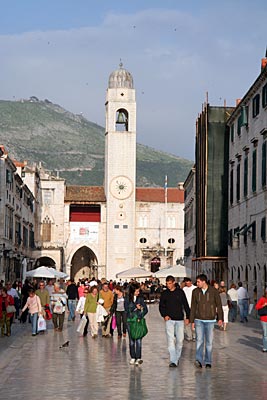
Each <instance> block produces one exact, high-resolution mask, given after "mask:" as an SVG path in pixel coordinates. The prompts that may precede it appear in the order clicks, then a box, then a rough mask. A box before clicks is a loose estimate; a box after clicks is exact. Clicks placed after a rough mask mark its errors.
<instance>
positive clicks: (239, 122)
mask: <svg viewBox="0 0 267 400" xmlns="http://www.w3.org/2000/svg"><path fill="white" fill-rule="evenodd" d="M242 121H243V118H242V114H240V115H239V117H238V120H237V134H238V136H240V135H241V126H242V125H243V124H242Z"/></svg>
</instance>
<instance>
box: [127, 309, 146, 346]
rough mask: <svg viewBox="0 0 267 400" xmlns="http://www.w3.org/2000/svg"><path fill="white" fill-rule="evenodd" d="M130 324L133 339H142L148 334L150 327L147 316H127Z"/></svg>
mask: <svg viewBox="0 0 267 400" xmlns="http://www.w3.org/2000/svg"><path fill="white" fill-rule="evenodd" d="M127 323H128V324H129V330H130V336H131V338H132V339H133V340H137V339H142V338H143V337H144V336H146V334H147V332H148V329H147V325H146V320H145V318H138V316H137V315H136V314H134V315H133V316H132V317H131V318H127Z"/></svg>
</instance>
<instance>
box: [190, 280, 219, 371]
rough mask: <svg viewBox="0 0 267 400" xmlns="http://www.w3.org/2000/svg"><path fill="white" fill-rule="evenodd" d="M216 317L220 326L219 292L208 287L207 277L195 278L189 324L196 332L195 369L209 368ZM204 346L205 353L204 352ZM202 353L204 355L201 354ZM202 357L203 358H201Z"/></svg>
mask: <svg viewBox="0 0 267 400" xmlns="http://www.w3.org/2000/svg"><path fill="white" fill-rule="evenodd" d="M216 314H217V316H218V325H219V326H221V325H222V320H223V310H222V303H221V298H220V295H219V291H218V290H217V289H215V288H214V287H213V286H210V285H208V283H207V276H206V275H204V274H200V275H198V276H197V288H196V289H194V290H193V293H192V302H191V312H190V322H191V323H192V329H195V330H196V362H195V366H196V367H197V368H202V365H203V364H205V366H206V368H211V363H212V360H211V355H212V341H213V329H214V324H215V322H216ZM204 345H205V352H204ZM203 352H204V354H203ZM203 355H204V357H203Z"/></svg>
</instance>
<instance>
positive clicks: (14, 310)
mask: <svg viewBox="0 0 267 400" xmlns="http://www.w3.org/2000/svg"><path fill="white" fill-rule="evenodd" d="M6 312H7V314H11V313H15V312H16V308H15V306H12V305H8V306H7V308H6Z"/></svg>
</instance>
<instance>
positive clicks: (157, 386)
mask: <svg viewBox="0 0 267 400" xmlns="http://www.w3.org/2000/svg"><path fill="white" fill-rule="evenodd" d="M147 322H148V328H149V334H148V336H147V337H146V338H144V339H143V359H144V363H143V365H142V366H131V365H129V363H128V361H129V352H128V339H122V340H120V341H118V339H117V337H116V333H115V336H114V338H113V339H109V338H106V339H104V338H102V337H99V338H97V339H95V340H94V339H92V338H91V337H90V336H89V337H88V338H83V337H80V336H79V334H78V333H76V327H77V325H78V320H76V321H75V322H74V323H73V322H65V326H64V331H63V332H62V333H56V332H54V331H53V329H52V323H50V324H49V328H50V329H48V332H47V333H46V334H44V335H38V336H37V337H32V336H31V326H30V324H28V323H27V324H24V325H21V324H19V323H15V324H14V325H13V334H12V336H11V337H10V338H7V337H5V338H1V341H0V355H1V357H0V368H1V374H0V393H1V398H3V399H5V400H7V399H15V398H18V399H20V400H26V399H27V400H36V399H40V398H41V397H44V398H47V399H49V400H52V399H58V400H60V399H64V400H67V399H73V400H76V399H77V400H78V399H79V400H83V399H89V398H90V399H92V398H95V399H96V400H98V399H104V398H111V397H114V398H116V400H121V399H129V400H135V399H139V400H140V399H188V400H190V399H222V398H223V399H224V400H225V399H232V398H235V399H250V400H254V399H266V398H267V373H266V365H267V354H266V353H265V354H264V353H262V352H261V348H262V340H261V328H260V322H259V321H257V320H255V319H253V318H250V319H249V323H248V324H245V325H244V324H242V325H241V324H240V323H238V322H236V323H235V324H229V330H228V331H226V332H223V331H219V330H218V329H216V331H215V340H214V353H213V367H212V369H211V370H206V369H205V368H203V369H202V370H198V369H196V368H195V367H194V356H195V343H192V342H184V349H183V354H182V358H181V360H180V365H179V367H178V368H173V369H170V368H169V366H168V364H169V358H168V352H167V345H166V338H165V331H164V322H163V320H162V319H161V318H160V316H159V313H158V305H156V304H154V305H150V306H149V314H148V316H147ZM66 340H69V341H70V346H69V347H68V348H64V349H59V346H60V345H61V344H62V343H64V342H65V341H66Z"/></svg>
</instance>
